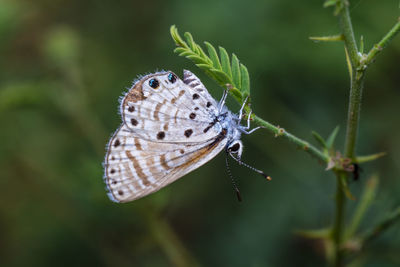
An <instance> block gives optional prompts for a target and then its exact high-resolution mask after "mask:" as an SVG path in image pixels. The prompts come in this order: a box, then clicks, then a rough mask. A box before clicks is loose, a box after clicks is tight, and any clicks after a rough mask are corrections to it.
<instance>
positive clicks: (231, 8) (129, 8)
mask: <svg viewBox="0 0 400 267" xmlns="http://www.w3.org/2000/svg"><path fill="white" fill-rule="evenodd" d="M322 3H323V1H278V0H264V1H261V0H256V1H251V2H249V1H247V2H246V1H241V0H223V1H210V0H204V1H188V0H172V1H161V0H146V1H78V0H68V1H67V0H36V1H27V0H25V1H24V0H9V1H7V0H0V125H1V126H0V127H1V130H0V138H1V140H2V141H1V145H0V186H1V194H0V265H1V266H52V265H57V266H77V265H79V266H180V265H183V264H185V263H189V264H196V263H197V264H200V265H203V266H320V265H322V264H323V262H324V260H323V256H322V254H321V250H322V247H321V245H320V244H318V243H314V242H310V241H307V240H304V239H302V238H299V237H298V236H296V235H294V231H295V230H297V229H315V228H322V227H326V226H328V225H329V224H330V223H331V222H332V220H333V211H334V201H333V199H334V192H335V179H334V176H333V175H332V174H331V173H328V172H326V171H324V168H325V166H322V165H321V164H319V163H318V162H317V161H316V160H315V159H312V158H311V157H310V156H309V155H308V154H306V153H304V152H303V151H300V150H297V149H296V148H295V147H294V145H293V144H290V143H288V142H287V141H286V140H284V139H280V138H274V136H273V135H272V134H271V133H269V132H267V131H262V130H260V131H257V132H256V133H254V134H252V135H251V136H245V137H244V138H243V141H244V144H245V151H244V155H243V160H244V161H246V162H248V163H250V164H251V165H253V166H255V167H257V168H261V169H263V170H264V171H265V172H267V173H268V174H270V175H271V176H272V178H273V181H272V182H265V181H264V180H263V179H262V178H260V177H259V176H258V175H257V174H256V173H254V172H252V171H250V170H249V169H246V168H242V167H240V166H238V165H237V164H235V163H232V171H233V173H234V176H235V177H236V178H237V179H238V183H239V186H240V189H241V192H242V197H243V199H244V201H243V202H242V203H238V202H237V200H236V197H235V194H234V192H233V190H232V185H231V182H230V179H229V177H228V176H227V174H226V170H225V163H224V155H223V153H222V154H221V155H219V156H218V157H217V158H216V159H214V160H212V161H211V162H210V163H208V164H206V165H205V166H203V167H201V168H200V169H198V170H195V171H194V172H192V173H190V174H188V175H186V176H185V177H184V178H183V179H180V180H179V181H177V182H175V183H174V184H172V185H170V186H168V187H167V188H165V189H163V190H161V191H159V192H158V193H156V194H153V195H151V196H148V197H146V198H144V199H141V200H137V201H134V202H132V203H129V204H115V203H112V202H111V201H109V199H108V198H107V196H106V192H105V189H104V187H105V185H104V184H103V181H102V176H103V170H102V165H101V164H102V161H103V158H104V154H105V145H106V143H107V142H108V139H109V137H110V136H111V134H112V133H113V132H114V131H115V129H116V128H117V127H118V126H119V124H120V123H121V118H120V116H119V115H118V98H119V97H120V96H121V95H122V93H123V92H124V91H125V89H126V88H128V87H129V86H130V85H131V82H132V81H133V80H134V79H135V78H136V77H137V76H138V75H140V74H146V73H150V72H154V71H156V70H161V69H165V70H172V71H174V72H175V73H177V74H178V75H180V76H181V73H182V70H183V69H185V68H186V69H190V70H192V71H193V72H194V73H195V74H196V75H198V76H199V77H200V78H201V79H202V81H203V83H204V84H205V85H206V86H207V88H208V89H209V91H210V92H211V94H212V95H213V96H214V97H215V98H216V99H219V98H220V97H221V94H222V90H221V88H218V86H217V85H216V84H215V83H214V82H213V81H212V80H210V79H209V78H208V77H207V76H205V75H204V74H203V73H202V72H201V71H200V70H199V69H197V68H196V67H195V66H193V65H192V64H191V62H189V61H188V60H186V59H184V58H181V57H178V56H177V55H175V54H174V53H173V49H174V43H173V41H172V39H171V37H170V35H169V27H170V25H172V24H176V25H177V27H178V29H179V30H180V32H181V33H183V32H184V31H190V32H191V33H192V34H193V35H194V38H195V40H197V41H198V43H201V42H202V41H205V40H207V41H209V42H211V43H212V44H214V45H216V46H218V45H221V46H223V47H225V48H226V49H227V50H228V52H234V53H235V54H236V55H238V57H239V59H241V62H242V63H243V64H245V65H246V66H247V67H248V69H249V73H250V77H251V87H252V97H253V106H252V107H253V110H254V112H256V113H257V114H258V115H259V116H260V117H262V118H264V119H266V120H268V121H270V122H272V123H274V124H278V125H280V126H281V127H284V128H285V129H286V130H288V131H290V132H292V133H294V134H295V135H297V136H299V137H302V138H305V139H307V140H310V141H312V137H311V131H312V130H315V131H317V132H319V133H320V134H321V135H323V136H325V137H326V136H327V135H328V134H329V133H330V132H331V131H332V129H333V128H334V127H335V126H337V125H339V126H340V127H341V128H340V129H341V130H340V132H339V136H338V140H337V148H338V149H342V147H343V139H344V132H345V119H346V112H347V101H348V87H349V77H348V73H347V69H346V63H345V58H344V51H343V50H344V49H343V45H342V44H341V43H314V42H311V41H310V40H308V37H309V36H316V35H317V36H320V35H333V34H337V33H338V31H339V28H338V25H337V19H336V18H335V17H333V15H332V9H323V8H322ZM351 4H352V8H351V15H352V18H353V25H354V28H355V31H356V34H357V38H359V37H360V35H361V34H362V35H363V36H364V40H365V45H366V47H367V48H368V49H369V48H370V47H371V46H372V45H373V44H374V42H377V41H378V40H379V39H380V38H381V36H383V34H385V33H386V32H387V31H388V30H389V28H390V27H391V26H392V25H393V24H394V23H395V22H396V20H397V18H398V16H399V14H400V10H399V1H397V0H395V1H372V0H361V1H351ZM399 62H400V38H399V37H398V38H397V39H395V40H394V41H393V42H392V43H391V44H390V45H389V47H388V48H387V49H385V50H384V52H383V53H382V54H381V55H380V56H379V57H378V60H377V61H376V63H375V64H373V65H372V66H371V68H370V70H368V72H367V74H368V75H367V79H366V84H365V91H364V92H365V93H364V102H363V106H362V113H361V125H360V134H359V142H358V148H357V152H358V153H359V154H371V153H375V152H381V151H386V152H387V153H388V154H387V156H386V157H384V158H382V159H379V160H377V161H374V162H372V163H371V164H368V165H365V166H362V168H363V172H362V173H361V175H362V176H361V180H360V181H358V182H352V183H351V184H350V188H351V190H352V192H353V193H354V195H355V196H356V197H358V196H359V195H360V191H361V190H362V188H363V186H364V185H365V183H366V180H367V178H368V177H370V176H371V175H372V174H378V175H379V177H380V185H379V186H380V187H379V191H378V194H377V198H376V201H375V202H374V203H373V205H372V207H371V209H370V210H369V211H368V213H367V214H366V218H365V220H364V222H363V224H362V226H361V230H362V229H367V228H368V227H369V226H371V225H372V224H373V223H375V222H377V221H379V219H380V218H381V217H382V216H383V215H384V214H386V213H387V212H388V211H390V210H392V209H393V208H394V207H395V206H396V205H398V204H399V202H400V201H399V200H400V187H399V185H400V182H399V173H400V138H399V136H400V121H399V115H400V112H399V102H400V87H399V84H400V75H399ZM228 105H229V107H230V109H231V110H234V111H235V110H238V109H239V105H238V104H236V103H234V102H233V101H232V99H230V101H229V103H228ZM356 203H357V202H356V201H350V205H349V207H348V215H350V214H351V213H352V207H353V206H354V205H355V204H356ZM399 244H400V232H399V229H398V227H393V228H392V229H390V230H389V231H388V232H387V233H385V234H384V235H382V236H381V237H380V238H378V239H377V240H376V241H374V242H373V243H371V244H370V246H369V247H368V248H367V250H366V251H365V252H364V253H363V254H362V259H363V260H365V262H366V263H367V264H366V266H398V265H399V264H400V254H399V253H398V252H399V250H400V245H399Z"/></svg>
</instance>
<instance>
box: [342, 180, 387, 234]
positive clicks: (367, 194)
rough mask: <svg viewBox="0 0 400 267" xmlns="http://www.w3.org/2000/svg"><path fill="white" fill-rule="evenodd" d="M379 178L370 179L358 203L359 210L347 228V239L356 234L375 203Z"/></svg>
mask: <svg viewBox="0 0 400 267" xmlns="http://www.w3.org/2000/svg"><path fill="white" fill-rule="evenodd" d="M378 182H379V179H378V176H377V175H373V176H372V177H371V178H369V179H368V181H367V184H366V186H365V187H364V192H363V193H362V196H361V199H360V201H359V202H358V205H357V208H356V210H355V212H354V213H353V218H352V220H351V222H350V224H349V225H348V226H347V229H346V232H345V236H346V238H351V237H353V235H354V234H355V233H356V231H357V229H358V227H359V225H360V223H361V222H362V219H363V218H364V215H365V213H366V211H367V210H368V208H369V207H370V206H371V204H372V203H373V200H374V198H375V195H376V191H377V187H378Z"/></svg>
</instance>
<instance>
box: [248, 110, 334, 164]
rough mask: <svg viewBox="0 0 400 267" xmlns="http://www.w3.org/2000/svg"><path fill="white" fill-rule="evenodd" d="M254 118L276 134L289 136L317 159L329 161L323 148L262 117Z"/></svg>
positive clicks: (290, 139)
mask: <svg viewBox="0 0 400 267" xmlns="http://www.w3.org/2000/svg"><path fill="white" fill-rule="evenodd" d="M253 120H254V122H255V123H256V124H258V125H260V126H263V127H265V128H266V129H267V130H269V131H271V132H272V133H274V134H275V136H277V137H278V136H282V137H285V138H287V139H288V140H289V141H291V142H293V143H295V144H296V145H297V146H298V147H299V148H301V149H302V150H304V151H306V152H308V153H309V154H311V155H312V156H314V157H316V158H317V159H319V160H321V161H323V162H324V163H328V162H329V156H328V155H326V154H324V153H323V152H322V151H321V150H319V149H317V148H316V147H314V146H313V145H310V144H309V143H308V142H306V141H304V140H302V139H300V138H298V137H296V136H294V135H293V134H291V133H289V132H287V131H286V130H285V129H283V128H281V127H279V126H274V125H272V124H271V123H269V122H267V121H265V120H263V119H261V118H260V117H258V116H257V115H254V117H253Z"/></svg>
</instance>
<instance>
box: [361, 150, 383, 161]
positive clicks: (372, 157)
mask: <svg viewBox="0 0 400 267" xmlns="http://www.w3.org/2000/svg"><path fill="white" fill-rule="evenodd" d="M385 155H386V152H379V153H375V154H372V155H366V156H357V157H356V158H355V160H354V162H356V163H364V162H368V161H373V160H376V159H379V158H381V157H383V156H385Z"/></svg>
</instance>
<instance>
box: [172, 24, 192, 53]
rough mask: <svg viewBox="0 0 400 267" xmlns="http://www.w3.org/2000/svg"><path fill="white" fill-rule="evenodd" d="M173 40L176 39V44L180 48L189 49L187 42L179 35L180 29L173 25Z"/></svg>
mask: <svg viewBox="0 0 400 267" xmlns="http://www.w3.org/2000/svg"><path fill="white" fill-rule="evenodd" d="M170 32H171V36H172V39H174V41H175V44H176V45H177V46H180V47H184V48H188V45H187V44H186V42H185V41H184V40H183V39H182V37H181V36H180V35H179V33H178V29H177V28H176V26H175V25H172V26H171V28H170Z"/></svg>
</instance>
